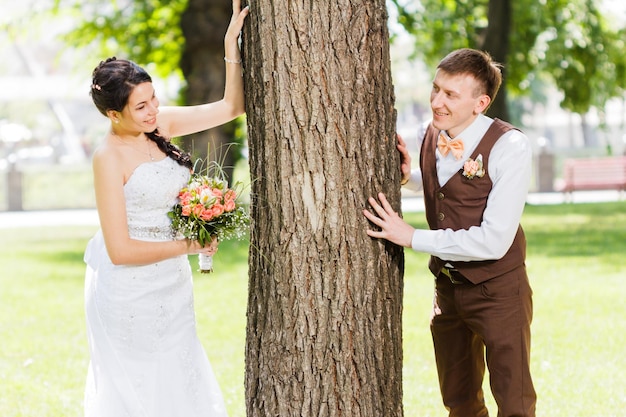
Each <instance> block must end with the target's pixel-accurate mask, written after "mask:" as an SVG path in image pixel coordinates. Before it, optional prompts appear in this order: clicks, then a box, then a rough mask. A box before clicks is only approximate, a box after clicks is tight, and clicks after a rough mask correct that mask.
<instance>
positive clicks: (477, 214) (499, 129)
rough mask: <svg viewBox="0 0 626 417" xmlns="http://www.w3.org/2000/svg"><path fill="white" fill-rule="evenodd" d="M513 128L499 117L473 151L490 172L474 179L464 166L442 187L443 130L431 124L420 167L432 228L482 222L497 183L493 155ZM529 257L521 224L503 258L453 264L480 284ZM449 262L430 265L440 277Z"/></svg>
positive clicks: (434, 259) (455, 227)
mask: <svg viewBox="0 0 626 417" xmlns="http://www.w3.org/2000/svg"><path fill="white" fill-rule="evenodd" d="M511 129H516V128H515V127H513V126H512V125H510V124H508V123H506V122H503V121H501V120H499V119H495V120H494V122H493V123H492V124H491V126H490V127H489V129H488V130H487V133H485V136H483V138H482V139H481V140H480V142H479V143H478V146H477V147H476V149H475V150H474V152H473V153H472V155H471V158H472V159H476V157H477V156H478V155H479V154H482V156H483V168H484V169H485V171H486V174H485V175H484V176H483V177H482V178H478V177H474V178H473V179H471V180H470V179H468V178H466V177H465V176H463V169H460V170H459V172H458V173H457V174H455V175H453V176H452V178H450V180H448V182H447V183H446V184H444V186H443V187H440V186H439V181H438V180H437V160H436V157H435V149H436V147H437V138H438V136H439V130H437V129H436V128H434V127H433V126H432V124H431V125H429V126H428V129H427V130H426V134H425V136H424V141H423V142H422V149H421V154H420V168H421V170H422V181H423V184H424V203H425V208H426V220H427V221H428V225H429V226H430V228H431V229H432V230H435V229H448V228H449V229H452V230H459V229H469V228H470V227H471V226H479V225H480V224H481V222H482V219H483V212H484V211H485V207H486V205H487V197H488V196H489V192H490V191H491V187H492V186H493V183H492V182H491V178H490V177H489V154H490V153H491V149H492V148H493V145H494V144H495V143H496V142H497V141H498V139H500V137H501V136H502V135H503V134H504V133H506V132H508V131H509V130H511ZM525 258H526V238H525V237H524V231H523V230H522V227H521V226H518V229H517V234H516V235H515V239H514V240H513V244H512V245H511V247H510V248H509V250H508V252H507V253H506V254H505V255H504V256H503V257H502V258H500V259H497V260H488V261H472V262H459V261H455V262H450V263H451V264H452V265H453V266H454V267H455V268H456V269H458V270H459V272H460V273H461V274H463V276H465V277H466V278H467V279H469V280H470V281H471V282H473V283H474V284H479V283H481V282H484V281H487V280H489V279H491V278H495V277H497V276H499V275H502V274H504V273H506V272H509V271H511V270H513V269H515V268H517V267H518V266H520V265H523V264H524V260H525ZM445 263H446V261H445V260H442V259H440V258H438V257H436V256H431V257H430V261H429V263H428V267H429V269H430V271H431V272H432V273H433V274H434V275H435V276H438V275H439V273H440V272H441V268H442V267H443V266H444V264H445Z"/></svg>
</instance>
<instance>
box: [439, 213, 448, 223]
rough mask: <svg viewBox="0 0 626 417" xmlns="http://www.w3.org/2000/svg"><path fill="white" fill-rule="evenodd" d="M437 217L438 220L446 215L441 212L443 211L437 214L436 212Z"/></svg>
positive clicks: (441, 219)
mask: <svg viewBox="0 0 626 417" xmlns="http://www.w3.org/2000/svg"><path fill="white" fill-rule="evenodd" d="M437 218H438V219H439V221H443V219H445V218H446V215H445V214H443V213H439V214H437Z"/></svg>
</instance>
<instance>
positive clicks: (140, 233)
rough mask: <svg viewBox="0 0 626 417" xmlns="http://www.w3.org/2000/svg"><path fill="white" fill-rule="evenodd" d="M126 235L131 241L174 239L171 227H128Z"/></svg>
mask: <svg viewBox="0 0 626 417" xmlns="http://www.w3.org/2000/svg"><path fill="white" fill-rule="evenodd" d="M128 234H129V235H130V237H131V238H133V239H140V240H142V239H149V240H173V239H175V238H176V236H175V233H174V231H173V230H172V228H171V227H156V226H144V227H140V226H130V227H129V228H128Z"/></svg>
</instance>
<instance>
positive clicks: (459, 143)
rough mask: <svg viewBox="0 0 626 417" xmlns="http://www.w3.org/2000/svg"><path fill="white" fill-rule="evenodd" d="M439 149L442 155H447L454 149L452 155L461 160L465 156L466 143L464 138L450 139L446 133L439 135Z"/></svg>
mask: <svg viewBox="0 0 626 417" xmlns="http://www.w3.org/2000/svg"><path fill="white" fill-rule="evenodd" d="M437 149H439V152H440V153H441V155H442V156H444V157H445V156H446V155H447V154H448V152H450V151H452V155H454V159H456V160H459V159H461V158H463V150H464V149H465V145H464V144H463V139H458V138H457V139H453V140H448V139H446V137H445V136H444V135H441V134H440V135H439V140H438V141H437Z"/></svg>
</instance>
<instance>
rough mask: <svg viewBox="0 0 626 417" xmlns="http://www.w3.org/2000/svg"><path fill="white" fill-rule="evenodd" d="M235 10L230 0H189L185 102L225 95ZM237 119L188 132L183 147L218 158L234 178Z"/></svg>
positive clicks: (184, 18)
mask: <svg viewBox="0 0 626 417" xmlns="http://www.w3.org/2000/svg"><path fill="white" fill-rule="evenodd" d="M231 14H232V2H231V0H188V3H187V8H186V9H185V11H184V12H183V14H182V16H181V28H182V31H183V35H184V37H185V47H184V50H183V53H182V56H181V65H180V67H181V70H182V71H183V75H184V76H185V80H186V81H187V87H186V89H185V93H184V94H185V103H186V104H189V105H191V104H201V103H206V102H208V101H215V100H219V99H221V98H222V97H223V95H224V77H225V71H226V70H225V68H224V35H225V34H226V29H227V28H228V23H229V22H230V17H231ZM235 129H236V123H234V122H232V123H229V124H226V125H223V126H219V127H216V128H214V129H210V130H208V131H205V132H199V133H196V134H193V135H189V136H187V137H186V138H185V144H184V147H185V149H186V150H187V151H189V152H191V153H192V154H193V155H194V156H195V157H197V158H202V159H208V160H209V161H218V162H220V164H222V165H223V166H224V168H225V169H224V171H225V174H226V176H227V178H229V179H232V172H233V169H234V165H235V163H236V160H237V159H238V158H237V155H236V149H231V146H230V144H232V143H233V141H234V135H235Z"/></svg>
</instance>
